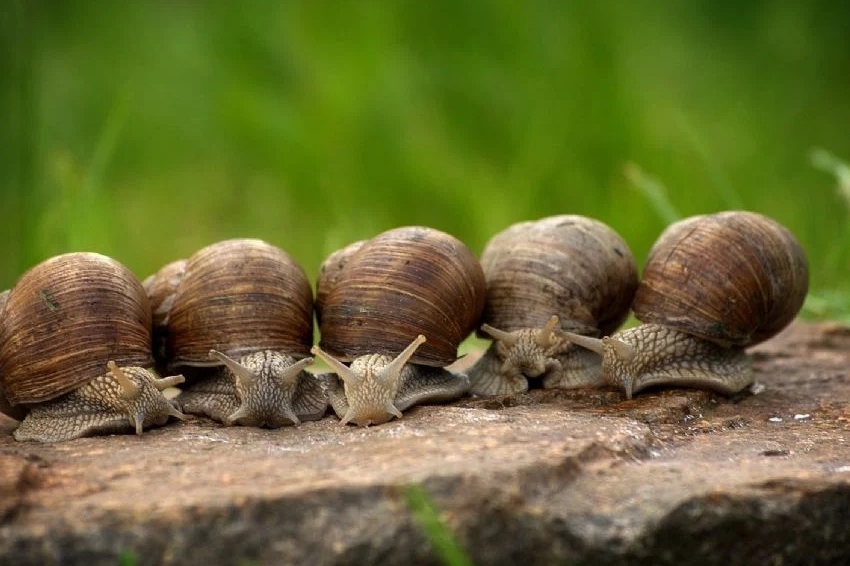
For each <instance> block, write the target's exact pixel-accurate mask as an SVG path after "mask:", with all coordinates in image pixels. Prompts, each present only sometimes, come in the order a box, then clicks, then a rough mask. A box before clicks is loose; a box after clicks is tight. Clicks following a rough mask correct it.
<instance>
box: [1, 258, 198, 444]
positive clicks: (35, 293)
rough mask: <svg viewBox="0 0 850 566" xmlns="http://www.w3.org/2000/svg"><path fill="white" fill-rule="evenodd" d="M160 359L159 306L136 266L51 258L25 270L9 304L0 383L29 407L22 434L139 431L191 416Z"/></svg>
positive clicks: (64, 436) (48, 436)
mask: <svg viewBox="0 0 850 566" xmlns="http://www.w3.org/2000/svg"><path fill="white" fill-rule="evenodd" d="M152 366H153V358H152V357H151V311H150V305H149V303H148V299H147V296H146V295H145V292H144V289H143V288H142V285H141V284H140V283H139V281H138V280H137V279H136V277H135V276H134V275H133V274H132V273H131V272H130V270H128V269H127V268H126V267H124V266H123V265H121V264H120V263H118V262H117V261H115V260H114V259H111V258H109V257H106V256H103V255H100V254H96V253H70V254H64V255H60V256H56V257H53V258H50V259H48V260H46V261H44V262H42V263H40V264H38V265H36V266H35V267H33V268H31V269H30V270H29V271H27V272H26V273H24V274H23V275H22V276H21V277H20V279H19V280H18V281H17V283H16V284H15V286H14V287H13V288H12V289H11V290H10V292H9V294H8V297H7V300H6V302H5V304H4V305H3V307H2V311H0V386H1V387H0V389H2V390H3V392H4V393H5V396H6V397H7V399H8V400H9V401H10V402H11V403H12V404H13V405H24V406H26V408H27V414H26V416H25V417H24V419H23V421H22V422H21V424H20V426H18V428H17V429H16V430H15V431H14V436H15V438H16V439H17V440H35V441H41V442H59V441H64V440H71V439H74V438H78V437H81V436H88V435H92V434H108V433H115V432H125V431H135V432H136V434H141V433H142V430H143V429H144V428H146V427H150V426H155V425H162V424H165V422H166V421H167V420H168V418H169V417H176V418H178V419H182V418H184V417H183V414H182V413H181V412H180V411H179V410H178V409H177V408H176V407H175V406H174V404H173V403H172V402H171V401H170V400H168V399H166V397H165V396H164V395H163V393H162V391H163V390H165V389H166V388H168V387H173V386H174V385H177V384H178V383H182V382H183V376H181V375H175V376H170V377H165V378H159V377H157V376H156V375H155V374H154V373H152V372H151V371H149V370H148V369H147V368H150V367H152Z"/></svg>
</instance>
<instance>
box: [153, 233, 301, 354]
mask: <svg viewBox="0 0 850 566" xmlns="http://www.w3.org/2000/svg"><path fill="white" fill-rule="evenodd" d="M169 267H170V266H166V267H165V268H164V269H169ZM170 268H171V269H172V270H174V271H179V269H178V268H176V267H174V266H173V264H171V267H170ZM166 279H167V278H166ZM155 287H156V286H154V285H151V286H149V288H150V289H154V288H155ZM174 293H175V294H174V298H173V300H172V305H171V310H170V311H169V313H168V315H167V319H166V320H167V321H168V324H167V331H166V334H167V344H168V345H167V353H168V361H169V365H171V366H179V365H192V366H208V365H215V364H216V363H217V362H215V361H214V360H211V359H210V357H209V351H210V349H212V348H214V349H216V350H219V351H221V352H224V353H225V354H227V355H229V356H231V357H239V356H243V355H245V354H250V353H253V352H258V351H261V350H276V351H282V352H285V353H287V354H289V355H290V356H293V357H295V358H298V359H300V358H305V357H307V356H308V355H309V352H310V346H311V345H312V343H313V290H312V287H311V286H310V282H309V280H308V279H307V275H306V274H305V273H304V270H303V269H302V268H301V266H300V265H298V264H297V263H296V262H295V260H293V259H292V258H291V257H290V256H289V255H288V254H287V253H286V252H284V251H283V250H281V249H280V248H277V247H275V246H273V245H271V244H268V243H266V242H263V241H262V240H253V239H235V240H226V241H223V242H218V243H216V244H212V245H210V246H207V247H205V248H202V249H200V250H198V251H197V252H195V253H194V254H193V255H192V256H191V257H190V258H189V259H188V260H186V264H185V271H184V273H183V276H182V278H181V279H180V282H179V284H178V285H177V287H176V290H175V292H174ZM166 301H167V299H165V300H163V301H161V303H163V304H164V303H165V302H166Z"/></svg>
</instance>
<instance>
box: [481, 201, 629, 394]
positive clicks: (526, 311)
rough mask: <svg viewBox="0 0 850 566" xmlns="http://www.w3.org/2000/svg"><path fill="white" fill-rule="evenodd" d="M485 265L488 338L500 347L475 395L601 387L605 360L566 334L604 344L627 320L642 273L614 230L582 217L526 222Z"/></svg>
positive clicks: (490, 246)
mask: <svg viewBox="0 0 850 566" xmlns="http://www.w3.org/2000/svg"><path fill="white" fill-rule="evenodd" d="M481 265H482V267H483V268H484V275H485V276H486V278H487V303H486V305H485V308H484V316H483V321H484V323H485V324H484V325H482V327H481V331H482V332H483V333H484V334H486V335H488V336H489V337H491V338H493V340H494V342H493V344H492V345H491V346H490V348H489V349H488V350H487V351H486V352H485V354H484V356H483V357H482V358H480V359H479V360H478V362H477V363H476V364H475V365H474V366H473V367H472V368H470V370H469V377H470V381H471V392H472V393H474V394H477V395H498V394H506V393H517V392H521V391H525V390H527V389H528V378H540V380H541V381H542V385H543V387H547V388H549V387H563V388H571V387H581V386H586V385H598V384H601V373H602V372H601V366H600V361H599V356H597V355H596V354H594V353H592V352H588V351H587V350H585V349H583V348H579V347H576V346H575V345H573V344H572V343H571V342H569V341H568V340H566V339H565V338H564V336H563V331H572V332H575V333H579V334H582V335H588V336H593V337H596V336H600V335H603V334H609V333H611V332H613V331H614V330H616V329H617V328H618V327H619V326H620V325H621V324H622V323H623V321H624V320H625V319H626V316H627V315H628V312H629V306H630V304H631V301H632V296H633V295H634V292H635V289H636V288H637V267H636V265H635V261H634V258H633V257H632V253H631V251H630V250H629V247H628V245H626V243H625V242H624V241H623V239H622V238H620V236H619V235H617V233H616V232H614V230H612V229H611V228H609V227H608V226H607V225H605V224H603V223H602V222H599V221H597V220H593V219H590V218H586V217H583V216H574V215H561V216H552V217H548V218H543V219H540V220H536V221H531V222H521V223H518V224H514V225H512V226H510V227H508V228H507V229H505V230H503V231H502V232H500V233H498V234H496V235H495V236H493V238H491V239H490V241H489V242H488V243H487V245H486V246H485V248H484V252H483V253H482V254H481Z"/></svg>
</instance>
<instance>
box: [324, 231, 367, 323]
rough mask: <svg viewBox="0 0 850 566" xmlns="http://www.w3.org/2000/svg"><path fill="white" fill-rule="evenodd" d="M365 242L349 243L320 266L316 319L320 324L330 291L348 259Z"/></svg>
mask: <svg viewBox="0 0 850 566" xmlns="http://www.w3.org/2000/svg"><path fill="white" fill-rule="evenodd" d="M365 242H366V240H358V241H356V242H352V243H350V244H348V245H347V246H345V247H344V248H342V249H339V250H337V251H335V252H333V253H332V254H331V255H329V256H328V257H327V259H325V261H323V262H322V265H320V266H319V277H318V278H317V279H316V320H317V321H318V323H319V324H320V325H321V324H322V308H323V307H324V304H325V300H327V297H328V293H330V291H331V289H332V288H333V286H334V285H336V282H337V281H339V276H340V274H341V273H342V269H343V268H344V267H345V266H346V264H348V260H350V259H351V257H352V256H353V255H354V254H355V253H357V251H358V250H359V249H360V248H361V247H363V244H364V243H365Z"/></svg>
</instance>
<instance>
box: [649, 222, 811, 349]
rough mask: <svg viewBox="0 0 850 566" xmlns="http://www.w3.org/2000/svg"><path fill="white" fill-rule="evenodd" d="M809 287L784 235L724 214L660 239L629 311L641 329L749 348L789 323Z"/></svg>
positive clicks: (799, 253)
mask: <svg viewBox="0 0 850 566" xmlns="http://www.w3.org/2000/svg"><path fill="white" fill-rule="evenodd" d="M808 285H809V272H808V263H807V260H806V254H805V252H804V251H803V248H802V247H801V246H800V244H799V242H797V240H796V239H795V238H794V236H793V235H792V234H791V232H789V231H788V230H787V229H786V228H785V227H783V226H782V225H781V224H779V223H778V222H776V221H775V220H772V219H770V218H767V217H765V216H762V215H760V214H756V213H753V212H743V211H728V212H721V213H718V214H711V215H705V216H694V217H691V218H687V219H685V220H682V221H680V222H677V223H675V224H672V225H671V226H670V227H668V228H667V230H665V231H664V232H663V233H662V234H661V236H660V237H659V239H658V241H657V242H656V243H655V245H654V246H653V248H652V250H650V253H649V257H648V258H647V262H646V267H645V268H644V273H643V280H642V281H641V284H640V287H639V288H638V291H637V294H636V296H635V302H634V306H633V308H634V311H635V316H636V317H637V318H638V319H639V320H641V321H642V322H648V323H655V324H663V325H666V326H670V327H673V328H676V329H677V330H681V331H683V332H686V333H688V334H692V335H694V336H698V337H701V338H705V339H708V340H712V341H715V342H717V343H719V344H722V345H737V346H750V345H753V344H758V343H759V342H763V341H764V340H767V339H768V338H770V337H771V336H773V335H775V334H776V333H778V332H779V331H780V330H782V329H783V328H784V327H785V326H787V325H788V324H789V323H790V322H791V321H792V320H793V319H794V317H795V316H796V315H797V313H798V312H799V310H800V308H801V307H802V305H803V301H804V299H805V298H806V293H807V291H808Z"/></svg>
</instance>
